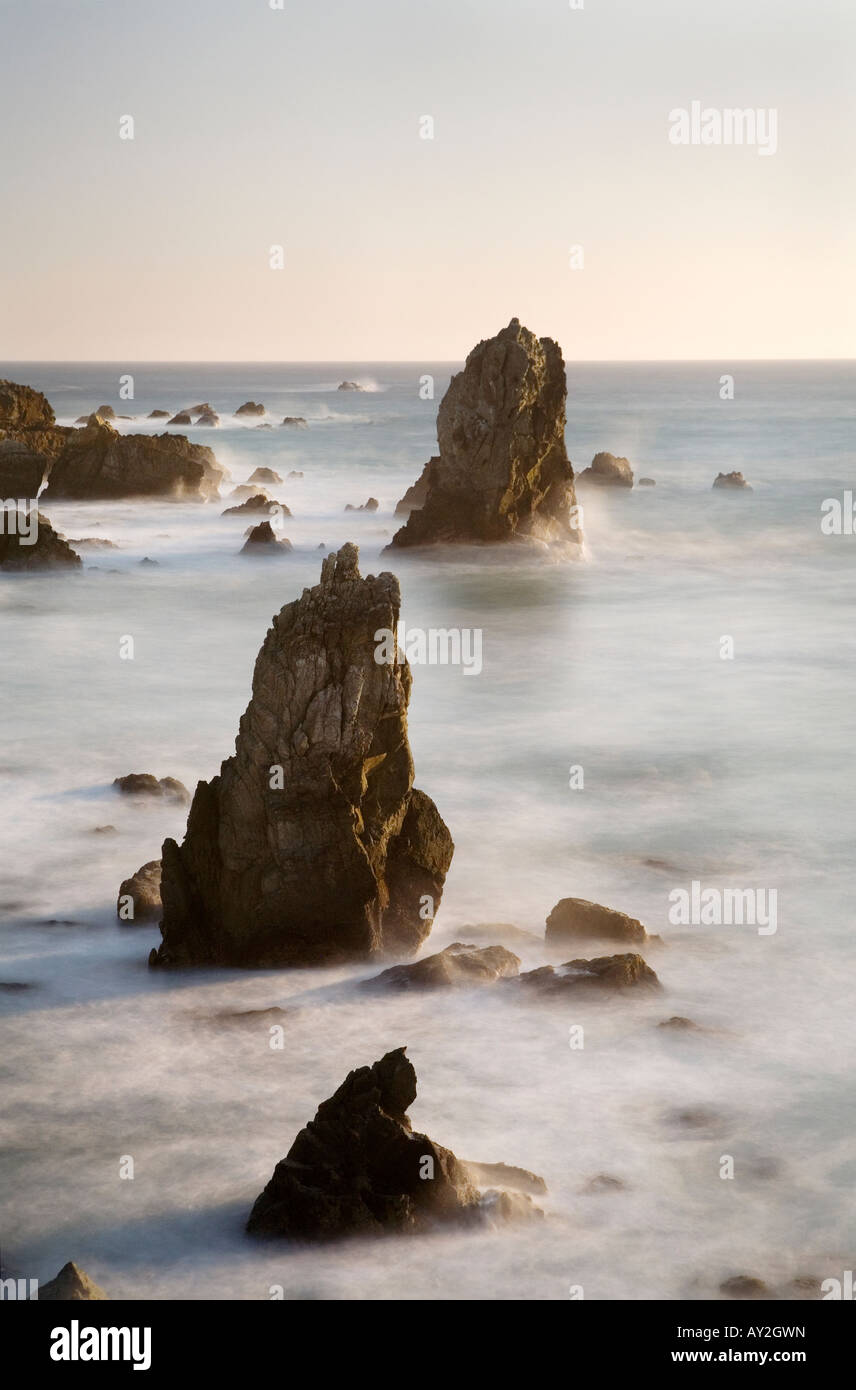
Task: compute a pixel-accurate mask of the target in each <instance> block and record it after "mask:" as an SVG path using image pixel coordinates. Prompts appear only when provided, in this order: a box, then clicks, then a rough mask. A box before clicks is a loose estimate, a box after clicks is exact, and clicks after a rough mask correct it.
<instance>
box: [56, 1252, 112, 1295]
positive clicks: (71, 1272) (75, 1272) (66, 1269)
mask: <svg viewBox="0 0 856 1390" xmlns="http://www.w3.org/2000/svg"><path fill="white" fill-rule="evenodd" d="M39 1299H40V1300H44V1301H45V1302H46V1303H50V1302H54V1303H85V1302H96V1301H103V1300H106V1301H108V1302H109V1298H108V1295H107V1294H106V1293H105V1292H104V1290H103V1289H100V1288H99V1287H98V1285H97V1284H96V1283H95V1281H94V1279H90V1277H89V1275H88V1274H84V1272H83V1270H82V1269H81V1268H80V1267H79V1266H78V1265H76V1264H75V1263H74V1261H73V1260H69V1262H68V1264H67V1265H63V1267H62V1269H61V1270H60V1272H59V1274H58V1275H57V1276H56V1278H55V1279H51V1280H50V1282H49V1283H47V1284H42V1286H41V1288H40V1289H39Z"/></svg>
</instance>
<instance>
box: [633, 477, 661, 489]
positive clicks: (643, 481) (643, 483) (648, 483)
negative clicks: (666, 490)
mask: <svg viewBox="0 0 856 1390" xmlns="http://www.w3.org/2000/svg"><path fill="white" fill-rule="evenodd" d="M636 486H637V487H656V486H657V483H656V480H655V479H654V478H640V479H639V481H638V483H637V484H636Z"/></svg>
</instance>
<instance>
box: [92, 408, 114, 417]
mask: <svg viewBox="0 0 856 1390" xmlns="http://www.w3.org/2000/svg"><path fill="white" fill-rule="evenodd" d="M92 414H93V415H100V416H101V419H102V420H115V419H116V412H115V410H114V409H113V407H112V405H99V407H98V409H97V410H94V411H93V412H92Z"/></svg>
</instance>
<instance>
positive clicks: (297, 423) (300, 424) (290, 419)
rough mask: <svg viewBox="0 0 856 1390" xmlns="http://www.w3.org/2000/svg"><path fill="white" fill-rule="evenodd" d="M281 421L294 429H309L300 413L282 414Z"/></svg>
mask: <svg viewBox="0 0 856 1390" xmlns="http://www.w3.org/2000/svg"><path fill="white" fill-rule="evenodd" d="M282 423H283V424H284V425H290V426H291V427H292V428H293V429H296V430H308V429H309V426H308V424H307V423H306V421H305V420H304V418H303V416H302V415H285V416H283V421H282Z"/></svg>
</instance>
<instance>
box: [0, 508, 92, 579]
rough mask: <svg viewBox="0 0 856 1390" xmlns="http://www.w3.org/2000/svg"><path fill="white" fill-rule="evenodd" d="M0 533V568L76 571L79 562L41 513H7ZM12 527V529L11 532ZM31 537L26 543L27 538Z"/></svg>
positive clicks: (78, 557)
mask: <svg viewBox="0 0 856 1390" xmlns="http://www.w3.org/2000/svg"><path fill="white" fill-rule="evenodd" d="M2 519H3V522H4V526H3V530H2V532H0V569H2V570H50V569H80V568H81V566H82V563H83V562H82V561H81V558H80V556H79V555H75V553H74V551H73V550H72V548H71V546H70V545H69V543H68V541H67V540H65V539H64V538H63V537H62V536H60V535H59V534H58V533H57V532H56V531H55V530H54V528H53V526H52V525H51V523H50V522H49V520H48V518H47V517H46V516H45V515H44V514H43V513H42V512H35V511H30V512H15V511H7V512H6V513H5V516H4V517H3V518H2ZM13 527H14V529H13ZM30 536H33V539H32V540H30V539H29V537H30Z"/></svg>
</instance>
